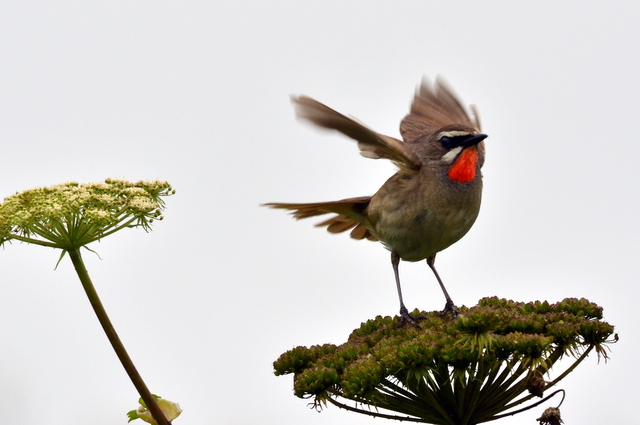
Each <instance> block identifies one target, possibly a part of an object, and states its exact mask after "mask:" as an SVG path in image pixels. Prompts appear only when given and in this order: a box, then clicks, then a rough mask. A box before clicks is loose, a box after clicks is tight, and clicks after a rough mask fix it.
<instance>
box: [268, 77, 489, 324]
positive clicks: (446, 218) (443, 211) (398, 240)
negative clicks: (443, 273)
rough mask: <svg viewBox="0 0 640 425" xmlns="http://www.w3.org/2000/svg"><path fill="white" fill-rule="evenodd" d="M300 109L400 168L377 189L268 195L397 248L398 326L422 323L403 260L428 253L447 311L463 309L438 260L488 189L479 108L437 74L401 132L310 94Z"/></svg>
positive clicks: (333, 227) (332, 228)
mask: <svg viewBox="0 0 640 425" xmlns="http://www.w3.org/2000/svg"><path fill="white" fill-rule="evenodd" d="M292 102H293V104H294V106H295V109H296V113H297V116H298V117H299V118H302V119H305V120H308V121H310V122H312V123H314V124H316V125H318V126H320V127H323V128H327V129H333V130H337V131H339V132H341V133H343V134H344V135H346V136H348V137H350V138H352V139H355V140H356V141H357V142H358V148H359V149H360V154H361V155H362V156H364V157H366V158H372V159H378V158H385V159H389V160H391V161H392V162H393V163H394V164H395V165H396V166H397V167H398V171H397V172H396V173H395V174H394V175H393V176H391V178H389V180H387V181H386V182H385V183H384V184H383V185H382V187H380V189H379V190H378V191H377V192H376V193H375V194H374V195H373V196H360V197H356V198H348V199H343V200H340V201H332V202H317V203H305V204H290V203H268V204H264V206H267V207H271V208H282V209H286V210H291V211H292V214H293V217H294V218H296V219H301V218H308V217H315V216H319V215H323V214H335V215H333V216H332V217H331V218H329V219H328V220H325V221H323V222H321V223H318V224H316V226H326V228H327V230H328V231H329V232H331V233H341V232H344V231H347V230H351V237H352V238H354V239H358V240H362V239H368V240H371V241H380V242H382V244H383V245H384V246H385V247H386V248H387V249H388V250H389V251H391V264H392V266H393V272H394V275H395V281H396V287H397V289H398V297H399V299H400V323H399V326H401V325H403V324H405V323H409V324H411V325H413V326H418V325H417V322H416V320H417V319H419V318H420V317H417V318H414V317H413V316H411V314H409V312H408V310H407V308H406V307H405V305H404V301H403V299H402V290H401V288H400V277H399V274H398V264H399V262H400V260H404V261H412V262H415V261H421V260H425V259H426V261H427V264H428V265H429V267H430V268H431V270H432V271H433V273H434V274H435V277H436V279H437V280H438V283H439V284H440V287H441V288H442V292H443V293H444V296H445V298H446V304H445V308H444V310H443V311H442V315H446V314H447V313H448V312H451V314H452V316H453V317H454V318H455V317H456V316H457V314H458V311H457V310H456V309H455V305H454V303H453V301H452V300H451V297H450V296H449V294H448V292H447V290H446V288H445V287H444V284H443V283H442V279H440V276H439V274H438V272H437V271H436V268H435V265H434V264H435V259H436V254H437V253H438V252H440V251H442V250H444V249H445V248H447V247H449V246H450V245H452V244H454V243H455V242H457V241H458V240H460V238H462V237H463V236H464V235H465V234H466V233H467V232H468V231H469V229H470V228H471V226H472V225H473V223H474V222H475V220H476V218H477V216H478V212H479V210H480V200H481V197H482V175H481V173H480V168H481V167H482V165H483V163H484V157H485V147H484V142H483V140H484V139H485V138H486V137H487V135H486V134H482V133H481V132H480V120H479V117H478V113H477V111H476V110H475V108H473V107H472V111H471V112H472V114H471V115H472V117H471V116H470V115H469V114H468V113H467V111H466V109H465V108H464V107H463V106H462V104H461V103H460V101H458V99H457V98H456V97H455V95H454V94H453V92H452V90H451V89H450V88H448V87H447V85H446V84H444V83H443V81H442V80H440V79H436V81H435V83H434V86H433V87H431V85H430V84H429V83H428V82H427V81H426V80H424V79H423V81H422V83H421V84H420V86H419V87H418V89H417V90H416V94H415V96H414V99H413V103H412V105H411V110H410V112H409V114H408V115H407V116H406V117H405V118H404V119H403V120H402V122H401V124H400V133H401V135H402V139H403V140H398V139H396V138H393V137H389V136H385V135H383V134H380V133H376V132H375V131H373V130H371V129H369V128H368V127H366V126H365V125H363V124H361V123H360V122H358V121H356V120H355V119H353V118H350V117H347V116H345V115H342V114H340V113H339V112H337V111H335V110H333V109H331V108H329V107H328V106H325V105H323V104H322V103H320V102H318V101H316V100H314V99H312V98H310V97H307V96H299V97H295V96H294V97H292Z"/></svg>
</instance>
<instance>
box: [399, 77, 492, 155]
mask: <svg viewBox="0 0 640 425" xmlns="http://www.w3.org/2000/svg"><path fill="white" fill-rule="evenodd" d="M472 111H473V114H474V118H473V119H471V117H469V115H468V114H467V111H466V109H465V108H464V106H462V104H461V103H460V101H459V100H458V99H457V97H456V96H455V94H454V93H453V90H452V89H451V88H450V87H449V86H448V85H447V84H446V83H445V82H444V81H443V80H442V79H441V78H436V81H435V84H434V87H433V88H431V87H430V85H429V84H428V82H427V81H426V80H424V79H423V80H422V82H421V84H420V86H419V87H418V90H417V91H416V94H415V97H414V98H413V103H412V104H411V111H410V112H409V115H407V116H406V117H405V118H404V119H403V120H402V122H401V123H400V134H402V138H403V139H404V140H405V142H407V143H414V142H415V141H416V140H417V139H419V138H420V137H422V136H424V135H425V134H427V135H428V134H431V133H433V132H434V131H436V130H438V129H440V128H442V127H445V126H447V125H451V124H462V125H466V126H469V127H472V128H475V129H476V131H478V132H480V120H479V118H478V114H477V111H476V109H475V108H472Z"/></svg>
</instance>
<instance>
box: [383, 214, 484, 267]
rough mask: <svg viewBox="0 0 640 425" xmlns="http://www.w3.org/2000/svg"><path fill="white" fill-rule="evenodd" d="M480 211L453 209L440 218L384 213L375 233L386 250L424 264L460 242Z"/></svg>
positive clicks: (433, 215) (439, 216)
mask: <svg viewBox="0 0 640 425" xmlns="http://www.w3.org/2000/svg"><path fill="white" fill-rule="evenodd" d="M478 211H479V208H472V209H465V208H451V209H450V210H448V211H440V212H439V213H438V214H434V213H433V212H427V211H421V212H417V213H415V212H414V213H410V214H407V213H406V211H405V212H404V213H403V214H401V213H400V212H399V211H398V210H395V211H387V212H381V214H380V216H379V220H378V222H377V223H376V225H375V228H374V231H375V234H376V236H377V237H378V239H379V240H380V241H381V242H382V243H383V244H384V245H385V247H386V248H387V249H389V250H390V251H395V252H396V253H397V254H398V255H399V256H400V258H401V259H402V260H404V261H420V260H424V259H426V258H429V257H431V256H433V255H435V254H436V253H438V252H440V251H442V250H444V249H445V248H447V247H449V246H450V245H452V244H454V243H456V242H457V241H458V240H460V238H462V237H463V236H464V235H465V234H466V233H467V232H468V231H469V229H471V226H472V225H473V223H474V222H475V221H476V218H477V216H478Z"/></svg>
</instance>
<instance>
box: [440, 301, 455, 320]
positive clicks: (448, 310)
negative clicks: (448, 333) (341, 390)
mask: <svg viewBox="0 0 640 425" xmlns="http://www.w3.org/2000/svg"><path fill="white" fill-rule="evenodd" d="M447 313H451V318H452V319H453V320H456V318H457V317H458V314H460V312H459V311H458V310H456V306H455V305H454V304H453V301H451V300H449V301H447V303H446V304H445V305H444V310H442V311H441V312H440V317H444V316H446V315H447Z"/></svg>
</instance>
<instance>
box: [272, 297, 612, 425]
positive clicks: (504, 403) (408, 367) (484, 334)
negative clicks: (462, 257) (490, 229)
mask: <svg viewBox="0 0 640 425" xmlns="http://www.w3.org/2000/svg"><path fill="white" fill-rule="evenodd" d="M460 311H461V313H462V314H461V315H460V316H459V317H458V319H457V320H452V319H450V318H447V317H441V316H440V315H439V314H438V313H437V312H430V313H427V312H417V311H416V312H414V316H417V315H421V316H423V317H424V320H422V321H420V327H419V328H416V327H412V326H402V327H399V326H398V325H397V320H396V319H395V318H392V317H380V316H378V317H376V318H375V319H373V320H369V321H367V322H366V323H363V324H362V325H361V326H360V328H358V329H356V330H354V331H353V332H352V333H351V335H350V336H349V339H348V341H347V342H346V343H344V344H342V345H339V346H336V345H333V344H325V345H316V346H312V347H309V348H307V347H297V348H294V349H293V350H290V351H288V352H286V353H284V354H282V355H281V356H280V358H279V359H278V360H277V361H276V362H275V363H274V368H275V374H276V375H285V374H293V377H294V379H293V383H294V385H293V386H294V394H295V395H296V396H298V397H301V398H310V399H311V400H312V401H313V406H315V407H316V408H317V409H320V408H322V407H323V406H325V405H326V404H327V403H331V404H334V405H336V406H339V407H341V408H344V409H347V410H350V411H354V412H359V413H363V414H366V415H370V416H374V417H381V418H388V419H397V420H401V421H408V422H419V423H430V424H439V425H472V424H480V423H484V422H489V421H493V420H496V419H499V418H502V417H505V416H508V415H513V414H516V413H518V412H521V411H523V410H527V409H529V408H531V407H533V406H535V405H538V404H540V403H541V402H543V401H545V400H546V399H548V398H550V397H552V396H553V395H554V394H556V393H557V392H559V391H562V390H559V391H556V392H554V393H553V394H551V395H549V396H548V397H547V398H545V399H543V400H540V401H538V402H537V403H534V404H533V405H532V406H528V407H525V408H519V409H518V408H517V407H518V406H521V405H522V404H523V403H526V402H527V401H529V400H531V399H532V398H533V397H536V396H537V397H543V392H544V391H547V390H549V389H551V388H552V387H553V386H554V385H556V384H557V383H558V382H559V381H560V380H562V379H563V378H565V377H566V376H567V375H568V374H569V373H570V372H571V371H573V370H574V369H575V368H576V367H577V366H578V365H579V364H580V363H581V362H582V361H583V360H584V359H585V358H586V357H587V356H588V355H589V353H591V352H592V351H594V350H595V352H596V353H597V355H598V358H600V357H603V358H605V359H606V358H607V351H606V350H607V349H608V347H607V344H608V343H611V342H613V341H615V340H617V335H614V333H613V332H614V329H613V326H611V325H609V324H608V323H606V322H603V321H602V320H601V319H602V308H601V307H599V306H597V305H596V304H593V303H591V302H589V301H588V300H586V299H575V298H568V299H565V300H563V301H561V302H559V303H556V304H549V303H548V302H530V303H521V302H514V301H510V300H505V299H499V298H496V297H493V298H484V299H482V300H480V301H479V303H478V305H477V306H475V307H472V308H466V307H462V308H461V309H460ZM567 355H569V356H570V357H573V358H574V361H573V362H572V363H571V364H570V365H569V366H568V367H567V368H566V370H564V371H563V372H562V373H560V374H559V375H558V376H557V377H556V378H555V379H553V380H551V381H545V380H544V379H543V377H544V376H545V375H547V374H548V373H549V372H550V370H551V367H552V366H553V365H554V364H556V362H557V361H558V360H560V359H562V358H563V357H566V356H567ZM539 421H540V422H541V423H545V424H553V423H560V422H559V421H560V419H559V415H557V416H553V417H551V419H549V415H547V414H545V415H543V416H542V417H541V418H540V419H539ZM554 421H555V422H554Z"/></svg>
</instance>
